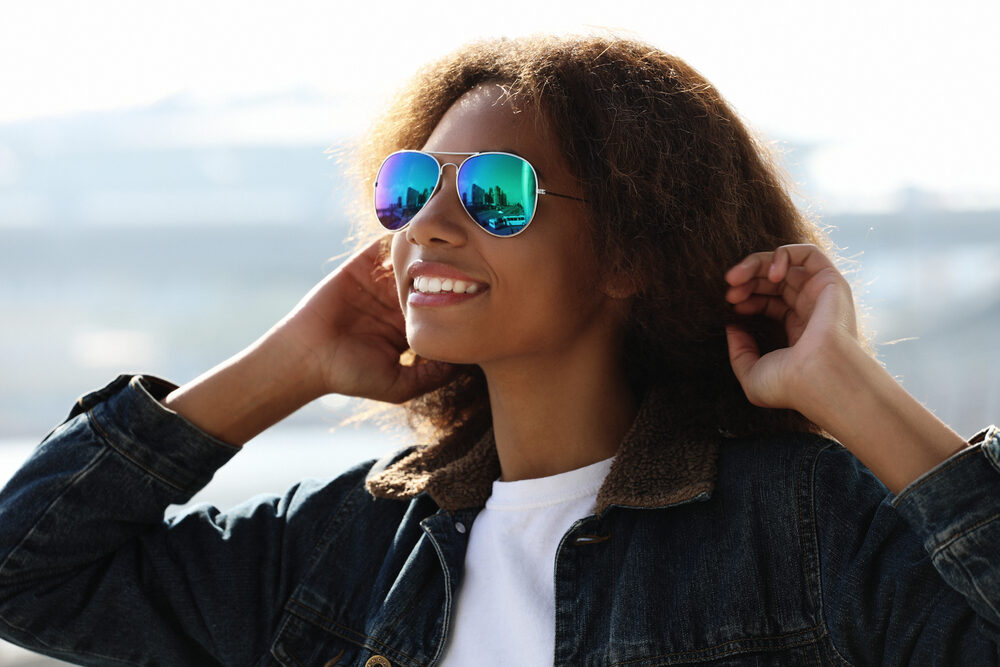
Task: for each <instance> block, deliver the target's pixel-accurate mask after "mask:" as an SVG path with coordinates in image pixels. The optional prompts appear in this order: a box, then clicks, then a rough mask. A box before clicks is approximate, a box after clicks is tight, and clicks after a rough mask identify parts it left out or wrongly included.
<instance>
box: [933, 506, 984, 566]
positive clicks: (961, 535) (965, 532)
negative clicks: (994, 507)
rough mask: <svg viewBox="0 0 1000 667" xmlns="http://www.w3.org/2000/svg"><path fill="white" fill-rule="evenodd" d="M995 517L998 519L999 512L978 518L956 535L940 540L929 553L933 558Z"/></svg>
mask: <svg viewBox="0 0 1000 667" xmlns="http://www.w3.org/2000/svg"><path fill="white" fill-rule="evenodd" d="M997 519H1000V514H994V515H993V516H991V517H989V518H986V519H982V520H980V521H978V522H976V523H974V524H972V525H971V526H969V527H968V528H965V529H964V530H963V531H962V532H960V533H958V534H957V535H953V536H951V537H949V538H948V539H947V540H945V541H944V542H942V543H941V544H939V545H938V546H936V547H935V548H934V551H933V552H932V553H931V557H932V558H933V557H934V556H935V555H937V554H938V553H941V552H943V551H945V550H947V549H949V548H951V546H952V545H953V544H954V543H955V542H957V541H958V540H961V539H962V538H964V537H967V536H968V535H969V534H970V533H973V532H975V531H977V530H979V529H980V528H982V527H983V526H986V525H987V524H990V523H993V522H994V521H996V520H997Z"/></svg>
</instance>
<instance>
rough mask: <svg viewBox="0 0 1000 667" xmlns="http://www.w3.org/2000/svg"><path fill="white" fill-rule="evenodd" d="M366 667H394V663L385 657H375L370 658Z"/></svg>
mask: <svg viewBox="0 0 1000 667" xmlns="http://www.w3.org/2000/svg"><path fill="white" fill-rule="evenodd" d="M365 667H392V663H391V662H389V660H388V659H387V658H386V657H385V656H382V655H373V656H372V657H370V658H368V662H366V663H365Z"/></svg>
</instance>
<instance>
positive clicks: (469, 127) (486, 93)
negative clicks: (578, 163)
mask: <svg viewBox="0 0 1000 667" xmlns="http://www.w3.org/2000/svg"><path fill="white" fill-rule="evenodd" d="M423 149H424V150H425V151H430V152H433V151H447V152H470V153H471V152H478V151H504V152H508V153H515V154H517V155H520V156H521V157H523V158H525V159H526V160H528V161H529V162H531V163H532V165H534V167H535V170H536V171H537V172H538V175H539V178H543V177H544V176H543V174H544V175H545V176H549V177H558V176H560V175H561V173H562V172H565V171H566V170H565V168H564V167H562V165H561V162H562V160H561V157H560V151H559V150H558V148H557V146H556V145H555V142H554V141H553V139H552V137H551V134H550V132H549V129H548V126H547V124H546V123H545V122H544V118H543V117H542V116H541V115H540V114H539V113H538V112H537V111H535V110H534V109H532V108H530V107H529V108H520V109H518V108H515V106H514V104H513V103H512V102H511V101H510V100H509V99H508V98H506V97H505V95H504V92H503V89H502V88H501V86H500V85H499V84H483V85H480V86H477V87H476V88H473V89H472V90H470V91H468V92H467V93H465V94H464V95H462V97H460V98H459V99H458V100H456V102H455V103H454V104H453V105H452V106H451V107H450V108H449V109H448V111H447V112H445V114H444V116H442V117H441V120H440V121H439V122H438V124H437V125H436V126H435V128H434V131H433V132H432V133H431V136H430V137H428V139H427V142H426V143H425V144H424V146H423Z"/></svg>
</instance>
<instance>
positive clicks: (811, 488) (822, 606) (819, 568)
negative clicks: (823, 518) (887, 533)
mask: <svg viewBox="0 0 1000 667" xmlns="http://www.w3.org/2000/svg"><path fill="white" fill-rule="evenodd" d="M837 447H842V445H839V444H836V443H832V442H831V443H828V444H827V445H826V446H825V447H823V448H821V449H820V450H819V451H818V452H816V454H815V456H814V457H813V460H812V466H811V468H810V471H809V475H808V476H807V479H806V483H807V487H806V488H807V489H808V500H809V513H810V518H811V520H812V537H813V557H814V559H815V561H816V577H817V583H818V585H819V590H818V591H817V594H818V595H819V607H818V613H819V622H820V625H822V626H823V634H824V635H825V636H827V637H829V643H830V648H831V649H833V652H834V653H835V654H836V656H837V657H838V658H840V659H841V660H842V661H843V662H844V663H846V664H850V661H849V660H848V659H847V658H846V657H844V656H843V655H842V654H841V653H840V649H839V648H837V644H836V642H834V641H833V633H832V632H830V627H829V626H828V625H827V622H826V600H825V598H824V596H823V561H822V558H821V557H820V548H819V524H818V523H817V520H816V469H817V468H818V467H819V460H820V457H821V456H822V455H823V454H825V453H827V452H828V451H830V450H833V449H836V448H837ZM838 451H839V450H838ZM803 460H805V458H804V457H803Z"/></svg>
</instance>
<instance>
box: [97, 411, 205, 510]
mask: <svg viewBox="0 0 1000 667" xmlns="http://www.w3.org/2000/svg"><path fill="white" fill-rule="evenodd" d="M87 419H88V420H89V421H90V423H91V425H92V426H93V427H94V428H95V429H97V431H98V432H100V434H101V436H102V437H103V439H104V442H105V443H106V444H107V445H108V447H110V448H111V449H113V450H115V451H116V452H118V453H119V454H121V456H123V457H124V458H125V459H127V460H129V461H131V462H132V463H133V464H135V465H136V466H138V467H139V469H140V470H143V471H144V472H146V473H147V474H148V475H150V476H151V477H154V478H156V479H158V480H159V481H161V482H163V483H164V484H166V485H167V486H170V487H172V488H174V489H177V490H178V491H180V492H182V493H188V489H186V488H184V487H183V486H181V485H180V484H176V483H174V482H173V481H171V480H169V479H167V478H166V477H164V476H163V475H161V474H160V473H159V472H157V471H156V470H153V469H152V468H150V467H148V466H146V465H145V464H144V463H142V462H141V461H139V460H138V459H136V458H135V457H134V456H132V455H131V454H130V453H129V452H128V451H127V450H126V449H123V448H122V447H119V446H118V445H117V444H115V442H114V441H113V440H112V438H111V436H110V435H108V432H107V431H105V430H104V429H103V428H102V427H101V425H100V424H99V423H98V421H97V417H95V416H94V411H93V410H87Z"/></svg>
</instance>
